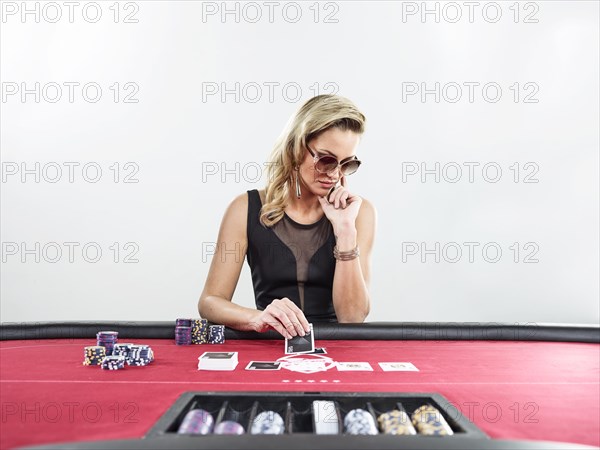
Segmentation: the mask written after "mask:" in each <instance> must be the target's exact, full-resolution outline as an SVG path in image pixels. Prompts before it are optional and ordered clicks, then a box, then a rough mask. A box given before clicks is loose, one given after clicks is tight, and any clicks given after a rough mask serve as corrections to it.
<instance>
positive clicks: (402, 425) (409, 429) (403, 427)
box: [377, 409, 417, 435]
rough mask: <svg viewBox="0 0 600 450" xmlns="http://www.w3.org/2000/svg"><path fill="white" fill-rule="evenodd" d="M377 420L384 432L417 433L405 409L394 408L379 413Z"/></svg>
mask: <svg viewBox="0 0 600 450" xmlns="http://www.w3.org/2000/svg"><path fill="white" fill-rule="evenodd" d="M377 421H378V422H379V428H380V429H381V432H382V433H384V434H395V435H414V434H417V432H416V431H415V429H414V428H413V426H412V423H411V422H410V417H408V414H406V412H405V411H400V410H397V409H394V410H393V411H388V412H385V413H383V414H381V415H380V416H379V417H378V418H377Z"/></svg>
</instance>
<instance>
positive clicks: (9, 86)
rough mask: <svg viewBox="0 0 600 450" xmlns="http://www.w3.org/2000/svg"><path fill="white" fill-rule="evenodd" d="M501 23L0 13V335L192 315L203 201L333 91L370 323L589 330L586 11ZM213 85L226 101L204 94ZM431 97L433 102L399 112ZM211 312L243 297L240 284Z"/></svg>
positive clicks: (376, 11) (590, 99)
mask: <svg viewBox="0 0 600 450" xmlns="http://www.w3.org/2000/svg"><path fill="white" fill-rule="evenodd" d="M513 4H514V2H512V1H511V2H498V3H493V2H479V3H478V5H475V6H474V7H473V8H474V9H473V10H472V18H471V19H472V20H471V19H470V18H469V14H470V11H469V6H468V5H467V4H465V3H464V2H455V3H445V2H429V3H427V5H426V7H427V8H429V9H430V10H435V8H438V10H439V22H436V17H435V15H434V14H427V15H425V16H424V17H423V16H421V12H422V9H423V6H424V5H423V4H422V2H360V1H348V2H343V1H342V2H321V3H314V2H299V3H293V2H275V4H274V13H273V16H272V21H270V19H269V9H268V8H269V6H268V5H267V4H265V3H264V2H257V3H251V4H248V3H236V2H228V3H227V7H228V8H230V9H232V10H235V8H238V10H239V16H238V18H239V23H237V22H236V17H235V15H234V14H229V15H226V16H225V17H224V18H223V17H222V16H221V15H220V12H221V11H222V8H223V4H222V3H221V2H216V3H215V2H204V3H203V2H196V1H181V2H161V1H136V2H129V3H126V2H121V3H119V4H118V8H115V6H113V5H114V2H113V1H109V2H103V1H101V2H98V3H96V4H94V3H92V2H85V1H84V2H79V4H78V5H76V6H75V7H74V9H73V11H72V13H73V15H72V23H71V21H70V18H69V13H70V11H69V7H68V6H67V5H65V4H64V3H63V2H56V3H53V4H48V2H26V7H27V8H29V9H31V10H33V11H35V9H36V8H38V10H39V23H37V22H36V17H35V14H27V15H25V16H24V17H23V16H22V15H21V13H22V10H23V4H22V3H21V2H8V1H5V2H2V23H1V24H0V26H1V27H2V28H1V36H0V37H1V49H0V50H1V53H0V55H1V56H0V58H1V61H0V62H1V73H0V75H1V81H2V91H3V95H4V97H3V99H2V104H1V123H0V125H1V130H0V131H1V141H0V143H1V159H2V176H3V180H2V185H1V188H2V192H1V201H2V209H1V213H2V219H1V220H2V222H1V240H2V243H3V249H2V258H3V264H2V280H1V281H2V283H1V284H2V287H1V314H2V321H41V320H94V319H107V320H172V319H174V318H176V317H180V316H190V315H194V314H195V313H196V302H197V299H198V296H199V294H200V291H201V289H202V285H203V283H204V280H205V277H206V274H207V271H208V267H209V262H210V256H209V255H207V254H206V253H207V251H206V250H207V249H206V247H207V246H210V244H211V243H212V242H214V241H215V240H216V237H217V232H218V227H219V224H220V220H221V217H222V214H223V212H224V210H225V207H226V205H227V204H228V203H229V201H230V200H231V199H232V198H233V197H234V196H236V195H237V194H239V193H241V192H244V191H245V190H247V189H254V188H261V187H263V185H264V181H265V178H266V177H263V178H262V179H261V180H255V178H256V176H257V174H260V173H259V172H257V171H256V168H257V166H258V167H260V166H262V165H263V164H264V163H265V162H266V161H267V157H268V155H269V152H270V150H271V148H272V146H273V143H274V142H275V139H276V138H277V136H278V135H279V133H280V132H281V130H282V128H283V126H284V124H285V122H286V121H287V119H288V118H289V117H290V115H292V114H293V113H294V112H295V110H296V109H297V108H298V107H299V106H300V105H301V104H302V103H303V102H304V101H305V100H307V99H308V98H310V97H311V96H313V95H315V94H316V93H333V92H335V93H339V94H342V95H344V96H347V97H349V98H351V99H352V100H353V101H354V102H355V103H356V104H357V105H358V106H359V107H360V108H361V109H362V110H363V112H364V113H365V114H366V116H367V119H368V130H367V134H366V135H365V137H364V139H363V142H362V143H361V146H360V148H359V153H358V154H359V156H360V158H361V159H362V160H363V162H364V165H363V167H362V168H361V170H360V172H359V173H358V174H356V175H355V176H354V177H353V178H352V179H351V180H349V181H350V183H349V188H351V190H353V191H356V192H357V193H358V194H359V195H362V196H364V197H365V198H368V199H369V200H371V202H372V203H374V204H375V206H376V207H377V209H378V212H379V227H378V233H377V237H376V244H375V245H376V246H375V250H374V255H373V280H372V288H371V292H372V298H373V308H372V313H371V315H370V317H369V320H372V321H376V320H392V319H393V320H398V321H401V320H402V321H403V320H411V321H412V320H416V321H497V322H500V321H508V322H513V321H515V322H527V321H529V322H580V323H594V322H598V321H599V311H598V298H599V292H598V273H599V267H598V260H599V254H598V246H599V243H598V228H599V227H598V191H599V186H598V148H599V140H598V123H599V111H598V105H599V94H598V79H599V73H598V72H599V70H598V65H599V62H598V55H599V48H598V46H599V45H598V42H599V32H598V3H597V2H593V1H579V2H577V1H541V2H540V1H538V2H521V3H520V4H519V5H518V8H516V9H515V7H514V6H512V5H513ZM36 5H37V6H36ZM236 5H237V6H236ZM436 5H437V6H436ZM111 8H112V9H111ZM215 8H216V9H218V10H219V11H218V12H217V13H216V14H214V15H211V14H210V12H211V11H214V9H215ZM511 8H512V9H511ZM117 9H118V11H119V13H120V14H119V17H118V18H117V23H115V10H117ZM416 9H418V11H416ZM516 10H518V12H519V15H518V17H516V16H515V11H516ZM97 11H101V13H102V16H101V18H100V19H99V20H98V21H97V22H95V23H93V21H94V20H95V16H96V13H97ZM317 11H318V13H319V15H318V17H317V18H316V23H315V13H316V12H317ZM59 12H60V13H61V14H62V17H60V19H56V17H57V14H58V13H59ZM257 12H261V13H262V17H261V18H260V19H259V20H257V21H255V22H254V23H253V22H252V20H253V18H254V17H256V13H257ZM298 12H300V13H301V17H300V18H299V20H298V21H297V22H295V23H294V22H293V20H294V18H295V17H296V15H297V14H298ZM413 12H414V14H412V13H413ZM459 12H460V13H461V14H462V16H461V18H460V19H458V20H457V21H455V23H452V21H454V19H455V18H456V17H457V13H459ZM498 12H500V13H501V14H502V15H501V17H500V18H499V20H497V21H496V22H494V20H495V17H496V14H497V13H498ZM13 13H14V14H13ZM203 14H204V15H203ZM126 17H127V18H128V20H129V21H131V20H136V21H137V22H134V23H125V19H126ZM515 19H516V23H515ZM51 21H56V23H50V22H51ZM532 21H533V22H532ZM69 82H74V83H79V85H78V86H76V87H74V88H73V98H72V100H73V101H72V102H71V101H70V100H69V90H68V86H69V85H68V84H64V83H69ZM270 82H272V83H278V85H277V86H276V87H275V88H274V91H273V97H272V98H269V91H268V83H270ZM471 82H472V83H478V85H477V87H475V88H474V91H473V99H472V101H470V100H469V91H468V83H471ZM35 83H40V85H39V86H40V87H39V94H40V98H39V102H36V99H35V94H27V95H26V96H25V99H24V100H23V98H22V97H21V93H22V89H23V88H26V89H33V90H35ZM53 83H57V84H58V85H59V86H60V87H61V91H62V97H61V98H60V99H59V100H58V101H56V102H52V100H53V99H54V98H55V97H56V95H57V90H56V85H54V84H53ZM86 83H92V84H90V85H88V89H87V91H86V94H87V95H88V97H87V100H86V98H84V93H83V92H82V86H83V85H85V84H86ZM93 83H97V86H99V87H100V88H101V89H102V93H101V97H100V98H99V100H98V101H97V102H95V103H93V102H92V101H91V99H92V98H93V97H94V95H95V92H94V89H93V86H96V85H94V84H93ZM114 83H119V86H118V87H117V86H115V85H114ZM126 83H131V84H126ZM213 83H216V86H217V87H218V88H219V89H221V87H222V84H223V86H224V87H226V88H228V89H235V83H239V84H240V85H239V86H240V87H239V91H238V92H239V94H240V98H239V99H237V101H236V99H235V98H234V95H233V94H229V95H227V96H226V98H225V99H224V100H222V99H221V97H220V95H207V96H205V98H203V91H204V93H205V94H206V92H207V89H209V88H210V87H211V86H215V84H213ZM422 83H424V84H422ZM435 83H439V86H440V88H439V93H440V98H439V102H436V101H435V98H434V94H433V93H432V94H428V95H426V97H425V99H424V101H423V100H422V99H421V96H420V94H416V95H409V92H411V91H410V89H411V88H412V87H414V86H417V88H419V89H421V88H422V87H425V88H427V89H434V88H435ZM465 83H467V84H465ZM515 83H518V86H517V85H515ZM257 85H258V86H259V87H261V88H262V92H260V93H258V98H256V96H257V91H256V89H255V87H256V86H257ZM284 85H285V86H286V88H287V90H285V91H284V89H282V87H283V86H284ZM484 85H486V86H487V87H486V90H485V92H484V90H483V89H482V88H483V86H484ZM111 86H112V88H111ZM457 86H458V87H460V88H461V89H462V97H461V98H460V99H458V101H456V102H453V99H454V98H455V97H456V94H457V90H456V87H457ZM298 87H299V88H300V91H299V92H296V89H295V88H298ZM494 87H499V88H500V89H501V96H500V98H499V99H497V101H493V98H494V97H495V96H496V90H495V88H494ZM15 89H17V90H18V91H17V92H16V93H15V94H12V92H13V91H14V90H15ZM116 92H118V93H119V98H118V99H116V100H117V101H116V102H115V97H114V95H115V93H116ZM297 93H298V94H299V95H298V98H297V99H296V98H294V97H296V94H297ZM403 93H404V95H405V97H404V98H403ZM515 93H518V98H515ZM484 94H487V96H488V97H485V96H484ZM127 95H129V98H128V100H129V101H131V100H137V103H131V102H126V101H125V98H126V96H127ZM253 99H254V100H255V101H253ZM515 100H516V101H515ZM38 163H39V170H37V175H39V177H40V179H39V182H37V181H36V180H35V176H36V173H35V172H36V164H38ZM71 163H72V164H73V167H74V172H73V182H70V181H69V171H68V164H71ZM88 163H91V164H89V165H88V166H87V169H86V170H87V171H83V170H82V169H83V167H84V165H85V164H88ZM438 163H439V167H440V169H439V172H438V174H439V175H440V179H439V182H438V181H436V180H435V174H431V173H430V174H429V175H426V176H425V180H424V181H422V180H421V178H420V175H421V172H420V170H421V165H422V164H424V165H426V167H425V168H428V169H435V167H436V164H438ZM74 164H77V165H76V166H75V165H74ZM468 164H472V167H474V172H473V175H472V176H473V178H472V181H470V180H469V172H468ZM486 164H488V165H487V166H486V171H483V170H482V168H483V167H484V165H486ZM236 165H238V166H236ZM57 167H61V168H62V176H61V178H60V179H59V180H58V181H56V182H54V183H52V182H51V181H52V179H53V178H55V177H56V176H57V171H56V168H57ZM97 167H100V168H101V170H102V174H101V176H100V177H99V180H98V181H97V182H95V183H94V182H91V181H92V179H93V178H94V177H95V176H96V174H95V168H97ZM111 167H112V168H111ZM117 167H118V168H119V180H118V182H115V180H114V177H115V175H116V168H117ZM214 167H217V168H218V170H219V172H218V173H216V174H211V172H210V170H212V168H214ZM236 167H238V169H236ZM415 167H416V168H417V169H419V173H417V174H414V175H413V174H412V172H411V170H412V169H414V168H415ZM457 167H459V168H462V170H463V171H462V176H461V177H460V179H459V180H458V181H457V182H454V183H453V182H451V179H452V178H454V177H455V176H456V174H457V172H456V168H457ZM498 167H499V168H500V169H501V171H502V172H501V176H500V177H499V180H498V181H496V182H492V178H493V177H495V176H496V171H495V169H496V168H498ZM516 168H518V175H517V171H516ZM23 169H31V171H32V173H28V174H27V173H25V175H24V174H23V171H22V170H23ZM222 169H227V170H229V171H230V172H228V173H225V172H223V171H222ZM15 171H17V173H14V174H13V172H15ZM125 175H130V176H131V178H130V180H129V181H133V180H137V182H136V183H127V182H124V180H123V177H124V176H125ZM22 176H24V179H23V178H22ZM222 176H223V177H224V180H222V178H221V177H222ZM515 176H517V180H516V182H515V179H514V177H515ZM86 177H87V179H86ZM486 177H487V180H486ZM526 181H536V182H526ZM22 243H23V246H24V247H22V246H21V245H22ZM36 243H39V251H36V250H35V249H36V247H35V245H36ZM65 243H74V244H65ZM114 243H118V244H117V247H118V248H119V249H120V251H119V253H118V255H117V254H116V247H114ZM421 243H424V244H423V245H425V247H426V248H427V249H430V250H431V249H435V245H436V243H439V245H440V251H439V252H438V254H437V256H439V262H436V260H435V258H436V255H435V254H422V253H421V252H420V251H419V252H418V253H417V254H412V253H413V252H412V251H411V250H412V249H413V245H416V246H417V248H418V246H420V245H421ZM464 243H473V244H464ZM515 243H517V244H515ZM86 244H87V245H88V247H87V250H88V253H87V258H88V261H86V259H85V258H84V255H82V248H83V247H84V246H85V245H86ZM486 244H487V247H486V249H487V253H486V254H485V255H484V254H482V248H483V247H484V246H486ZM468 245H472V246H473V247H472V248H474V250H475V252H474V253H473V259H472V262H471V261H469V254H468V250H469V247H468ZM69 246H71V247H72V248H73V249H74V253H73V256H72V261H71V260H70V256H69ZM57 248H58V249H61V250H62V255H58V256H57V253H56V250H57ZM96 248H100V249H101V251H102V255H101V257H100V259H99V261H98V262H96V263H92V262H89V260H91V259H93V258H94V256H95V249H96ZM457 248H458V249H460V250H461V251H462V256H461V257H459V258H458V261H456V262H452V260H453V259H454V258H455V257H456V255H457V253H456V250H457ZM498 248H500V249H501V251H502V254H501V256H500V257H499V258H498V260H497V262H495V263H494V262H490V261H491V260H492V259H493V258H494V257H495V255H496V253H495V250H496V249H498ZM517 248H518V249H519V250H518V254H517V251H516V249H517ZM27 249H29V250H32V252H31V253H27V252H23V251H22V250H27ZM131 253H134V255H133V256H132V259H133V260H137V262H133V263H132V262H130V263H126V262H125V261H124V260H125V259H126V256H127V255H130V254H131ZM434 253H435V252H434ZM421 257H424V258H425V262H422V260H421ZM36 258H39V262H36ZM486 258H487V260H486ZM515 258H516V262H515ZM53 259H56V262H51V261H52V260H53ZM115 259H116V262H115ZM525 259H529V260H533V261H537V262H527V263H526V262H525V261H524V260H525ZM234 300H235V301H236V302H239V303H242V304H245V305H251V304H252V302H253V292H252V285H251V279H250V274H249V271H248V267H247V265H246V266H245V267H244V270H243V272H242V275H241V278H240V282H239V284H238V289H237V291H236V294H235V298H234Z"/></svg>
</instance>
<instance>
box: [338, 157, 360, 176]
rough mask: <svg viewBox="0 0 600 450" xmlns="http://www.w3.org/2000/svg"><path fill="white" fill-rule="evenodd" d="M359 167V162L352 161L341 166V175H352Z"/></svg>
mask: <svg viewBox="0 0 600 450" xmlns="http://www.w3.org/2000/svg"><path fill="white" fill-rule="evenodd" d="M359 167H360V161H357V160H352V161H348V162H345V163H344V164H342V173H343V174H344V175H352V174H353V173H354V172H356V171H357V170H358V168H359Z"/></svg>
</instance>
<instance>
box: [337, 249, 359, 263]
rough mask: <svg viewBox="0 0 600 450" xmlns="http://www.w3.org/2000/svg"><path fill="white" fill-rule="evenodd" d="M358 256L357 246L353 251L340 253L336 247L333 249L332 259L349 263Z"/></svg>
mask: <svg viewBox="0 0 600 450" xmlns="http://www.w3.org/2000/svg"><path fill="white" fill-rule="evenodd" d="M359 256H360V250H359V249H358V245H357V246H356V247H355V248H354V249H353V250H348V251H346V252H340V251H339V250H338V248H337V245H336V246H334V247H333V257H334V258H335V259H337V260H338V261H350V260H353V259H354V258H358V257H359Z"/></svg>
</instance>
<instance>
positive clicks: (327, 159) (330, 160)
mask: <svg viewBox="0 0 600 450" xmlns="http://www.w3.org/2000/svg"><path fill="white" fill-rule="evenodd" d="M337 166H338V162H337V159H335V158H334V157H333V156H323V157H321V158H319V160H318V161H317V165H316V168H317V170H318V171H319V172H321V173H326V172H331V171H332V170H335V169H336V168H337Z"/></svg>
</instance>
